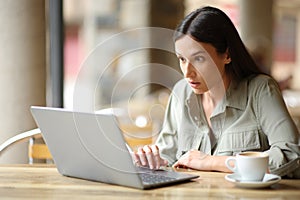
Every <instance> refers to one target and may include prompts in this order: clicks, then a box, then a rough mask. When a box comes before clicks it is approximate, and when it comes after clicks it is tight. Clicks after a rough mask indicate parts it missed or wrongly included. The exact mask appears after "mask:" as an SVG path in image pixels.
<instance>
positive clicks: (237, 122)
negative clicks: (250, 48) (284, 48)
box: [156, 75, 300, 178]
mask: <svg viewBox="0 0 300 200" xmlns="http://www.w3.org/2000/svg"><path fill="white" fill-rule="evenodd" d="M210 120H211V128H210V127H209V125H208V123H207V120H206V117H205V113H204V110H203V107H202V103H201V98H199V95H197V94H195V93H194V92H193V91H192V89H191V87H190V86H189V85H188V83H187V82H186V80H181V81H179V82H178V83H177V84H176V85H175V86H174V88H173V92H172V94H171V96H170V99H169V103H168V106H167V109H166V115H165V120H164V124H163V127H162V130H161V132H160V135H159V136H158V139H157V141H156V144H157V145H158V146H159V148H160V153H161V156H162V157H163V158H165V159H166V160H168V162H169V163H170V164H172V163H174V162H175V161H176V160H178V159H179V158H180V157H181V156H182V154H183V153H184V152H186V151H189V150H191V149H198V150H200V151H202V152H204V153H206V154H210V155H222V156H232V155H235V154H237V153H239V152H243V151H266V152H267V153H268V154H269V167H270V170H271V173H274V174H278V175H280V176H289V177H298V178H300V167H299V166H300V163H299V162H300V159H299V155H300V146H299V144H298V142H299V133H298V130H297V127H296V126H295V124H294V122H293V120H292V118H291V116H290V114H289V112H288V110H287V108H286V105H285V103H284V101H283V98H282V94H281V91H280V89H279V87H278V85H277V83H276V81H275V80H274V79H272V78H271V77H269V76H265V75H258V76H256V77H254V78H252V79H249V80H245V81H242V82H241V83H238V84H233V83H232V84H231V85H230V86H229V88H228V89H227V91H226V95H225V97H224V98H223V100H222V101H221V102H220V103H219V104H218V105H217V107H216V108H215V110H214V111H213V113H212V115H211V117H210Z"/></svg>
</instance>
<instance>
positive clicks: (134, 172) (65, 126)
mask: <svg viewBox="0 0 300 200" xmlns="http://www.w3.org/2000/svg"><path fill="white" fill-rule="evenodd" d="M31 112H32V114H33V117H34V119H35V121H36V123H37V125H38V127H39V128H40V129H41V132H42V135H43V137H44V139H45V142H46V144H47V146H48V148H49V150H50V152H51V154H52V157H53V160H54V162H55V164H56V167H57V169H58V171H59V173H61V174H62V175H65V176H70V177H76V178H81V179H86V180H92V181H99V182H103V183H109V184H116V185H122V186H128V187H134V188H139V189H149V188H154V187H160V186H165V185H169V184H175V183H182V182H186V181H189V180H191V179H194V178H197V177H198V176H196V175H192V174H187V173H183V172H181V173H180V172H174V171H165V170H150V169H147V168H146V169H145V168H138V167H136V166H135V165H134V164H133V161H132V158H131V155H130V153H129V151H128V149H127V147H126V142H125V140H124V137H123V134H122V132H121V131H120V129H119V126H118V123H117V121H116V118H115V117H114V116H113V115H106V114H95V113H83V112H75V111H69V110H65V109H60V108H49V107H37V106H32V107H31Z"/></svg>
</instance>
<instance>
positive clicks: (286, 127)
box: [255, 78, 300, 178]
mask: <svg viewBox="0 0 300 200" xmlns="http://www.w3.org/2000/svg"><path fill="white" fill-rule="evenodd" d="M264 80H265V81H264V82H262V83H260V84H259V89H258V90H257V93H256V95H255V97H256V98H257V99H258V102H257V105H256V106H257V107H256V109H257V113H258V119H259V123H260V125H261V128H262V130H263V132H264V133H265V134H266V135H267V137H268V142H269V145H270V149H269V150H268V151H267V153H268V154H269V158H270V161H269V164H270V170H271V173H274V174H278V175H280V176H289V177H297V178H300V177H298V176H299V175H300V161H299V155H300V146H299V143H298V142H299V133H298V130H297V127H296V125H295V123H294V122H293V120H292V118H291V116H290V114H289V112H288V110H287V108H286V105H285V103H284V101H283V97H282V94H281V91H280V89H279V87H278V85H277V83H276V81H275V80H273V79H272V78H269V79H264Z"/></svg>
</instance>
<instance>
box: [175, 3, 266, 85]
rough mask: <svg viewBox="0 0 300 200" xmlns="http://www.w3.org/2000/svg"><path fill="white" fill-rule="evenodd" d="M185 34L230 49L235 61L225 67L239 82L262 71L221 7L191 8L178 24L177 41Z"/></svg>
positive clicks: (221, 50)
mask: <svg viewBox="0 0 300 200" xmlns="http://www.w3.org/2000/svg"><path fill="white" fill-rule="evenodd" d="M184 35H189V36H191V37H192V38H193V39H194V40H196V41H198V42H203V43H209V44H211V45H212V46H214V47H215V48H216V50H217V52H218V53H220V54H222V53H225V52H226V50H227V49H228V52H229V55H230V57H231V62H230V63H229V64H226V65H225V70H226V73H227V75H229V76H230V77H231V78H232V79H233V80H235V81H237V82H239V81H241V80H243V79H245V78H249V77H252V76H255V75H257V74H262V72H261V71H260V69H259V68H258V66H257V65H256V63H255V61H254V60H253V58H252V57H251V56H250V54H249V52H248V51H247V49H246V47H245V45H244V43H243V42H242V40H241V38H240V36H239V34H238V32H237V30H236V28H235V26H234V24H233V23H232V21H231V20H230V18H229V17H228V16H227V15H226V14H225V13H224V12H223V11H221V10H220V9H217V8H214V7H209V6H207V7H203V8H199V9H197V10H195V11H193V12H191V13H190V14H189V15H187V16H186V17H185V18H184V19H183V20H182V22H181V23H180V24H179V25H178V27H177V28H176V31H175V34H174V41H176V40H178V39H180V38H181V37H182V36H184Z"/></svg>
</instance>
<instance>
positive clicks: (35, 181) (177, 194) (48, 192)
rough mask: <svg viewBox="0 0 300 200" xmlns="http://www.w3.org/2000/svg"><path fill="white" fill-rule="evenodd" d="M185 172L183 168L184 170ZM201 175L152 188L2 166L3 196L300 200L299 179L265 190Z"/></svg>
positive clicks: (31, 167) (221, 175) (50, 168)
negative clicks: (247, 187)
mask: <svg viewBox="0 0 300 200" xmlns="http://www.w3.org/2000/svg"><path fill="white" fill-rule="evenodd" d="M182 171H184V170H182ZM185 171H188V172H189V173H196V174H198V175H200V178H198V179H196V180H194V181H192V182H188V183H183V184H179V185H173V186H168V187H163V188H157V189H151V190H138V189H133V188H127V187H122V186H115V185H108V184H104V183H98V182H92V181H86V180H81V179H76V178H69V177H64V176H62V175H60V174H59V173H58V172H57V170H56V168H55V167H54V166H43V165H38V166H35V165H0V198H1V199H8V198H9V199H26V198H27V199H63V200H67V199H72V200H75V199H88V200H91V199H101V200H106V199H118V200H123V199H131V200H132V199H147V200H149V199H178V200H179V199H276V200H279V199H288V200H291V199H297V200H299V199H300V179H298V180H281V181H280V182H279V183H277V184H275V185H272V186H271V187H269V188H265V189H242V188H237V187H236V186H235V185H234V184H232V183H230V182H228V181H226V180H225V179H224V176H225V175H226V174H225V173H218V172H197V171H189V170H185Z"/></svg>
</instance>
